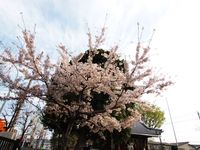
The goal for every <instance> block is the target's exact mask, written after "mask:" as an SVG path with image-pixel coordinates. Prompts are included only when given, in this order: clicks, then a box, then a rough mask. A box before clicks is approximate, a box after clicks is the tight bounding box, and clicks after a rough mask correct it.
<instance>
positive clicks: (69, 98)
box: [0, 28, 171, 150]
mask: <svg viewBox="0 0 200 150" xmlns="http://www.w3.org/2000/svg"><path fill="white" fill-rule="evenodd" d="M22 33H23V40H24V41H23V42H24V44H25V45H24V46H22V47H17V50H18V53H17V54H16V52H14V51H13V50H12V49H11V48H5V50H4V52H3V53H2V54H1V56H0V57H1V60H2V63H3V64H4V65H5V66H7V67H8V68H9V69H10V71H7V72H6V73H5V72H4V71H1V73H0V79H1V81H2V86H3V87H4V88H7V91H8V94H5V95H1V97H0V99H1V100H16V101H21V102H24V101H28V102H30V103H32V104H33V105H35V103H36V102H37V101H44V102H46V106H45V108H44V112H45V114H44V115H45V117H46V118H48V116H49V119H52V116H53V118H54V121H55V124H52V123H51V121H49V122H48V121H46V125H47V126H49V127H50V128H52V129H54V130H59V131H62V145H63V150H66V149H67V146H65V145H66V143H67V142H68V137H69V135H70V134H71V131H72V130H73V129H79V128H84V127H86V128H87V129H89V131H90V132H93V133H98V134H100V135H101V136H102V138H103V137H104V135H103V131H109V132H111V133H112V132H113V131H114V130H116V131H118V132H120V131H121V130H123V129H126V128H128V127H131V126H132V125H133V124H134V122H136V121H138V120H139V118H140V113H139V112H138V110H137V109H136V106H137V105H139V106H140V107H148V106H147V105H146V103H145V101H143V100H142V97H143V95H145V94H160V93H161V92H162V91H163V90H164V89H165V87H167V86H169V85H170V84H171V81H166V80H165V78H164V77H160V76H156V75H154V74H153V71H152V69H151V68H150V67H149V66H148V61H149V57H148V53H149V50H150V48H149V47H148V46H147V47H143V45H142V44H141V43H140V41H138V44H137V47H136V49H135V50H133V54H135V58H134V59H133V60H132V61H131V62H130V63H128V62H127V61H126V60H122V59H120V57H119V55H118V54H117V49H118V46H114V47H112V48H111V49H109V50H108V51H104V52H101V51H100V47H101V45H102V44H103V42H104V40H105V38H104V33H105V28H102V32H101V33H100V35H98V36H95V38H94V39H93V36H92V35H91V33H90V32H89V33H88V51H86V52H85V55H84V54H80V55H78V56H71V55H70V53H69V52H68V50H67V49H66V48H65V46H63V45H59V54H60V57H59V58H58V60H59V62H58V63H53V61H52V60H51V59H50V57H49V56H48V55H47V56H45V55H44V53H43V52H38V51H37V50H36V46H35V43H34V40H35V34H34V33H31V32H30V31H28V30H24V31H23V32H22ZM98 56H101V58H100V59H99V58H96V57H98ZM86 57H87V58H86ZM96 59H97V60H98V61H96ZM99 60H100V61H99ZM122 66H123V67H122ZM123 112H126V114H128V115H124V114H123ZM121 116H122V117H121Z"/></svg>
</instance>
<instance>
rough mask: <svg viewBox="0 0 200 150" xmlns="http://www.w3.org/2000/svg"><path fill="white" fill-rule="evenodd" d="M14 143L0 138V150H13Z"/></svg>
mask: <svg viewBox="0 0 200 150" xmlns="http://www.w3.org/2000/svg"><path fill="white" fill-rule="evenodd" d="M15 145H16V142H15V140H11V139H8V138H5V137H1V136H0V150H15V149H16V148H15Z"/></svg>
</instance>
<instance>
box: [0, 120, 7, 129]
mask: <svg viewBox="0 0 200 150" xmlns="http://www.w3.org/2000/svg"><path fill="white" fill-rule="evenodd" d="M3 131H6V121H5V120H4V119H1V118H0V132H3Z"/></svg>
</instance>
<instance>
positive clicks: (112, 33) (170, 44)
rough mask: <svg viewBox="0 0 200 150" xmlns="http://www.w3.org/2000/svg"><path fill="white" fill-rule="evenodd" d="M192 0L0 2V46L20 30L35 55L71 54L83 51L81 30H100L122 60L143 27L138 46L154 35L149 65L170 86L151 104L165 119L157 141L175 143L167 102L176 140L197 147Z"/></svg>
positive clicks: (195, 11)
mask: <svg viewBox="0 0 200 150" xmlns="http://www.w3.org/2000/svg"><path fill="white" fill-rule="evenodd" d="M199 3H200V2H199V1H198V0H151V1H149V0H109V1H108V0H84V1H83V0H41V1H36V0H32V1H26V0H18V1H11V0H6V1H4V0H0V10H1V11H0V41H2V42H3V43H4V44H6V45H7V44H9V45H12V44H11V41H15V40H16V36H18V35H19V34H20V32H21V29H20V28H19V27H18V25H20V26H22V27H23V23H22V19H21V15H20V12H23V17H24V20H25V26H26V27H27V28H29V29H33V27H34V24H36V32H37V34H36V42H37V48H38V49H39V50H44V51H45V52H47V53H50V54H51V55H54V54H55V53H56V46H57V45H58V44H59V43H63V44H65V45H66V46H67V47H68V48H69V50H70V51H72V52H73V53H77V52H79V51H84V50H85V49H86V48H87V35H86V33H87V28H88V27H89V28H90V29H91V31H92V32H93V33H96V32H98V31H99V30H100V28H101V27H102V26H103V25H104V24H106V27H107V28H108V29H107V32H106V37H107V41H106V43H105V45H106V46H107V47H111V46H113V45H115V44H119V53H121V54H122V55H123V56H129V55H133V54H134V47H133V46H134V43H136V42H137V22H139V23H140V24H141V26H144V36H143V40H144V41H145V40H147V39H148V38H149V37H150V36H151V34H152V31H153V29H154V28H155V29H156V33H155V36H154V39H153V41H152V44H151V59H152V65H153V66H154V67H155V68H157V70H160V72H163V73H164V74H166V75H167V76H171V78H172V80H174V81H175V82H176V83H175V85H174V86H173V87H171V88H170V89H169V90H168V91H167V92H165V93H164V94H163V95H162V96H161V97H158V98H156V99H155V100H153V102H155V103H156V104H157V105H159V106H160V107H161V108H162V109H163V110H164V111H165V114H166V118H167V120H166V123H165V124H164V125H163V130H164V133H163V135H162V139H163V141H169V142H175V140H174V136H173V130H172V127H171V124H170V120H169V113H168V110H167V105H166V99H167V100H168V102H169V105H170V109H171V113H172V119H173V121H174V127H175V131H176V136H177V140H178V141H179V142H181V141H190V142H192V143H199V144H200V120H199V119H198V117H197V113H196V112H197V111H200V107H199V106H200V95H199V85H200V78H199V77H200V71H199V65H198V64H200V59H199V55H200V50H199V48H200V46H199V44H198V43H199V35H200V28H199V27H200V21H198V18H199V14H200V10H199V8H198V6H199Z"/></svg>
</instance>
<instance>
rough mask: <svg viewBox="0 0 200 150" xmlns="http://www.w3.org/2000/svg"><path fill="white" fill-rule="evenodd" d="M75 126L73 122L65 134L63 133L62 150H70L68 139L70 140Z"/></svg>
mask: <svg viewBox="0 0 200 150" xmlns="http://www.w3.org/2000/svg"><path fill="white" fill-rule="evenodd" d="M73 125H74V121H71V122H70V123H69V124H68V126H67V129H66V130H65V132H64V131H63V133H62V139H61V144H62V148H61V149H60V150H68V139H69V135H70V134H71V130H72V127H73Z"/></svg>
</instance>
